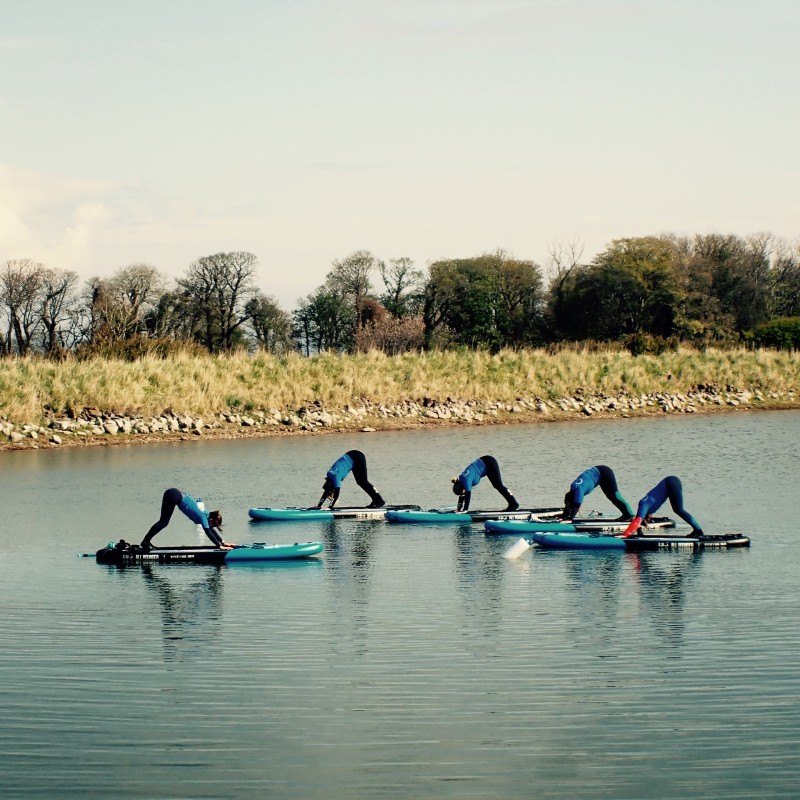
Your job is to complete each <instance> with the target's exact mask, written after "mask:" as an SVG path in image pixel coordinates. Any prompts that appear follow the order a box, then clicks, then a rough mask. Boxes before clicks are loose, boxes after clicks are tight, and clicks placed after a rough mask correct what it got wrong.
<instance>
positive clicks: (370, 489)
mask: <svg viewBox="0 0 800 800" xmlns="http://www.w3.org/2000/svg"><path fill="white" fill-rule="evenodd" d="M351 472H352V473H353V477H354V478H355V479H356V483H357V484H358V485H359V486H360V487H361V488H362V489H363V490H364V491H365V492H366V493H367V494H368V495H369V496H370V499H371V500H372V502H371V503H370V504H369V505H368V506H367V508H382V507H383V504H384V500H383V498H382V497H381V496H380V493H379V492H378V490H377V489H376V488H375V487H374V486H373V485H372V484H371V483H370V482H369V480H368V479H367V457H366V456H365V455H364V454H363V453H362V452H361V451H360V450H348V451H347V452H346V453H345V454H344V455H343V456H341V458H338V459H337V460H336V461H334V462H333V465H332V466H331V468H330V469H329V470H328V472H327V474H326V475H325V483H324V484H323V485H322V497H320V499H319V503H317V508H322V504H323V503H324V502H325V501H326V500H328V499H330V501H331V504H330V506H329V507H330V508H333V507H334V506H335V505H336V501H337V500H338V499H339V492H340V491H341V488H342V481H343V480H344V479H345V478H346V477H347V476H348V475H349V474H350V473H351Z"/></svg>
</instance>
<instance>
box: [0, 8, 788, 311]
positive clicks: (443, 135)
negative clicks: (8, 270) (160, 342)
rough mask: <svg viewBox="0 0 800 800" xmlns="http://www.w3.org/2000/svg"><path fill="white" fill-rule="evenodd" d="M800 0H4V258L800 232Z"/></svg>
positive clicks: (85, 271)
mask: <svg viewBox="0 0 800 800" xmlns="http://www.w3.org/2000/svg"><path fill="white" fill-rule="evenodd" d="M798 34H800V3H798V2H796V0H759V2H753V1H752V0H396V1H395V2H388V0H363V1H362V2H356V0H324V1H323V0H260V1H257V0H224V1H223V0H219V1H218V0H136V2H133V1H132V0H127V2H125V1H124V0H121V1H120V2H116V3H109V2H107V0H103V1H102V2H101V1H100V0H30V2H19V0H0V75H2V76H3V78H2V80H0V263H1V262H3V261H5V260H7V259H10V258H33V259H35V260H37V261H41V262H43V263H45V264H46V265H47V266H52V267H61V268H65V269H72V270H74V271H76V272H77V273H78V274H79V275H81V276H82V277H84V278H88V277H91V276H108V275H111V274H112V273H113V272H114V271H115V270H116V269H118V268H119V267H122V266H126V265H128V264H133V263H148V264H152V265H154V266H156V267H158V268H159V269H160V270H161V271H163V272H164V273H166V274H167V275H169V276H178V275H180V274H182V273H183V272H185V270H186V268H187V267H188V266H189V264H190V263H191V262H192V261H194V260H195V259H197V258H199V257H201V256H203V255H209V254H212V253H217V252H220V251H228V250H248V251H250V252H253V253H255V254H256V255H257V256H258V259H259V264H260V266H259V275H258V282H259V285H260V288H261V289H263V290H264V291H265V292H266V293H267V294H271V295H273V296H275V297H277V298H278V300H279V301H280V302H281V304H282V305H284V306H285V307H286V308H292V307H293V306H294V305H295V303H296V302H297V300H298V299H299V298H301V297H303V296H305V295H306V294H308V293H309V292H311V291H312V290H313V289H314V288H316V286H318V285H319V284H320V283H321V282H322V281H323V280H324V277H325V274H326V273H327V272H328V270H329V269H330V268H331V262H332V261H334V260H339V259H342V258H344V257H346V256H347V255H348V254H350V253H351V252H353V251H355V250H360V249H367V250H371V251H372V252H373V253H374V254H375V255H376V256H378V257H379V258H382V259H391V258H398V257H410V258H412V259H414V261H415V262H416V264H417V266H419V267H421V268H424V267H425V266H426V265H427V264H428V263H430V262H432V261H436V260H438V259H442V258H465V257H470V256H475V255H480V254H481V253H485V252H489V251H494V250H496V249H498V248H502V249H504V250H505V251H507V252H509V253H511V254H513V255H514V256H515V257H517V258H523V259H532V260H535V261H537V262H539V263H542V264H544V263H545V262H546V261H547V258H548V250H549V248H550V247H551V246H552V245H553V244H554V243H558V242H565V241H568V240H573V241H578V242H580V243H581V244H582V245H583V247H584V258H585V259H587V260H588V259H589V258H591V257H592V256H593V255H594V254H595V253H597V252H599V251H601V250H602V249H603V248H604V247H605V245H606V244H608V243H609V242H610V241H611V240H612V239H616V238H621V237H626V236H642V235H650V234H660V233H666V232H674V233H677V234H681V235H691V234H695V233H709V232H720V233H736V234H740V235H747V234H751V233H755V232H760V231H771V232H772V233H774V234H776V235H778V236H780V237H784V238H786V239H788V240H791V241H794V240H797V239H798V237H800V158H799V156H798V142H800V47H798V38H799V37H798Z"/></svg>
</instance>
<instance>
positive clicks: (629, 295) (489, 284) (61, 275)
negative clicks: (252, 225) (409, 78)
mask: <svg viewBox="0 0 800 800" xmlns="http://www.w3.org/2000/svg"><path fill="white" fill-rule="evenodd" d="M256 266H257V261H256V257H255V256H254V255H252V254H251V253H245V252H231V253H217V254H216V255H211V256H205V257H203V258H200V259H198V260H197V261H195V262H194V263H192V264H191V265H190V266H189V268H188V269H187V271H186V273H185V274H184V275H183V276H182V277H180V278H179V279H177V281H175V282H174V283H173V285H171V286H170V285H169V283H168V281H167V279H166V278H165V276H163V275H162V274H161V273H160V272H159V271H158V270H157V269H156V268H155V267H152V266H150V265H145V264H136V265H131V266H127V267H124V268H121V269H119V270H117V272H116V273H114V275H112V276H111V277H110V278H103V279H101V278H94V279H91V280H89V281H87V282H86V283H85V284H83V285H81V284H80V283H79V281H78V277H77V275H76V274H75V273H74V272H70V271H68V270H61V269H53V268H50V267H46V266H44V265H42V264H37V263H35V262H33V261H30V260H26V259H22V260H12V261H7V262H6V263H5V264H3V265H2V267H0V314H1V315H2V316H1V317H0V319H2V328H1V329H0V352H2V353H3V354H6V355H26V354H28V353H34V352H36V353H44V354H47V355H51V356H59V355H63V354H65V353H69V352H73V353H75V354H77V355H78V356H82V355H92V354H104V355H109V356H121V357H126V358H133V357H136V356H138V355H141V354H144V353H147V352H160V353H164V354H165V353H167V352H170V350H172V349H174V348H185V347H187V346H193V347H196V348H197V349H198V350H203V349H204V350H207V351H209V352H213V353H217V352H224V351H230V350H233V349H235V348H240V347H249V348H251V349H256V348H258V349H265V350H268V351H270V352H274V353H285V352H288V351H290V350H295V349H297V350H300V351H301V352H303V353H305V354H306V355H311V354H314V353H318V352H322V351H325V350H332V351H337V352H356V351H366V350H369V349H380V350H383V351H385V352H388V353H398V352H405V351H408V350H417V349H421V348H435V347H453V346H466V347H481V348H488V349H491V350H496V349H499V348H503V347H512V348H515V347H536V346H541V345H546V344H551V343H557V342H579V341H586V340H594V341H599V342H619V341H622V342H624V343H626V345H627V346H628V347H629V348H630V349H632V350H633V351H634V352H641V351H644V350H650V349H662V348H663V347H667V346H670V345H671V344H674V343H676V342H678V341H686V342H691V343H694V344H697V345H708V344H722V345H726V344H736V343H741V342H754V343H756V344H765V345H769V346H778V347H798V346H800V320H798V317H800V246H798V245H794V246H790V245H789V244H787V243H786V242H785V241H783V240H780V239H777V238H775V237H773V236H771V235H769V234H758V235H754V236H749V237H740V236H734V235H718V234H708V235H698V236H695V237H692V238H681V237H675V236H658V237H640V238H631V239H619V240H615V241H613V242H612V243H611V244H610V245H608V247H606V249H605V250H604V251H603V252H601V253H600V254H599V255H597V256H596V257H595V258H594V259H593V260H591V261H589V262H586V263H585V262H583V261H582V253H581V248H580V247H579V246H578V245H577V243H575V242H570V243H562V244H558V245H555V246H553V247H552V248H551V251H550V263H549V264H548V265H547V270H545V269H543V268H542V267H541V266H540V265H539V264H536V263H535V262H533V261H524V260H520V259H516V258H512V257H510V256H509V255H507V254H506V253H504V252H502V251H498V252H496V253H491V254H485V255H481V256H477V257H474V258H464V259H452V260H444V261H436V262H433V263H431V264H430V265H429V266H428V268H427V271H426V272H423V271H422V270H420V269H417V268H416V267H415V265H414V263H413V262H412V261H411V260H410V259H408V258H397V259H391V260H388V261H381V260H380V259H378V258H377V257H376V256H374V255H373V254H372V253H370V252H368V251H357V252H355V253H353V254H351V255H349V256H348V257H347V258H344V259H342V260H341V261H335V262H333V264H332V269H331V270H330V272H329V273H328V275H327V277H326V279H325V282H324V283H323V284H322V285H321V286H319V287H318V288H317V289H316V290H314V291H313V292H312V293H311V294H309V295H308V296H307V297H305V298H303V299H302V300H300V301H299V303H298V305H297V308H296V309H295V310H294V311H293V312H292V313H291V314H290V313H288V312H286V311H284V310H283V309H281V308H280V307H279V305H278V304H277V302H276V301H275V300H274V299H273V298H272V297H269V296H268V295H266V294H264V293H263V292H262V291H260V290H259V289H258V287H257V286H256V285H255V271H256ZM545 272H546V273H547V276H548V279H546V277H545Z"/></svg>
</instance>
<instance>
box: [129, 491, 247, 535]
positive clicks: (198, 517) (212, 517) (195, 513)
mask: <svg viewBox="0 0 800 800" xmlns="http://www.w3.org/2000/svg"><path fill="white" fill-rule="evenodd" d="M176 508H179V509H180V510H181V511H182V512H183V513H184V514H185V515H186V516H187V517H189V519H190V520H191V521H192V522H194V523H195V524H196V525H200V526H201V527H202V528H203V532H204V533H205V535H206V536H208V538H209V539H211V541H212V542H213V543H214V545H215V546H217V547H220V548H222V549H225V550H228V549H230V548H231V547H235V546H236V545H233V544H231V543H230V542H226V541H224V540H223V538H222V535H221V533H220V528H221V527H222V514H221V513H220V512H219V511H210V512H206V511H204V510H203V509H201V508H200V506H199V505H198V501H197V500H195V499H194V498H193V497H191V496H190V495H188V494H185V493H184V492H182V491H181V490H180V489H174V488H173V489H167V491H166V492H164V496H163V497H162V499H161V516H160V517H159V519H158V522H156V523H155V524H153V526H152V527H151V528H150V530H149V531H147V535H146V536H145V537H144V539H142V543H141V544H140V545H139V546H140V547H141V548H142V550H149V549H150V548H151V542H152V539H153V537H154V536H155V535H156V534H157V533H160V532H161V531H163V530H164V528H166V527H167V525H169V521H170V519H171V518H172V512H173V511H174V510H175V509H176Z"/></svg>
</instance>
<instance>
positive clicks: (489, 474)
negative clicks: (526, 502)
mask: <svg viewBox="0 0 800 800" xmlns="http://www.w3.org/2000/svg"><path fill="white" fill-rule="evenodd" d="M481 478H488V479H489V483H491V484H492V486H494V488H495V489H497V491H498V492H500V494H501V495H502V496H503V498H504V499H505V500H506V501H507V502H508V508H507V509H506V511H516V510H517V509H518V508H519V503H518V502H517V500H516V498H515V497H514V495H513V494H511V492H510V491H509V490H508V489H507V488H506V487H505V486H504V485H503V479H502V478H501V477H500V467H499V466H498V464H497V459H496V458H495V457H494V456H481V457H480V458H478V459H476V460H475V461H473V462H472V463H471V464H470V465H469V466H468V467H467V468H466V469H465V470H464V471H463V472H462V473H461V474H460V475H459V476H458V478H456V479H455V481H454V482H453V491H454V492H455V493H456V494H457V495H458V510H459V511H469V502H470V500H471V499H472V489H473V488H474V487H475V486H477V485H478V483H480V480H481Z"/></svg>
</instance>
